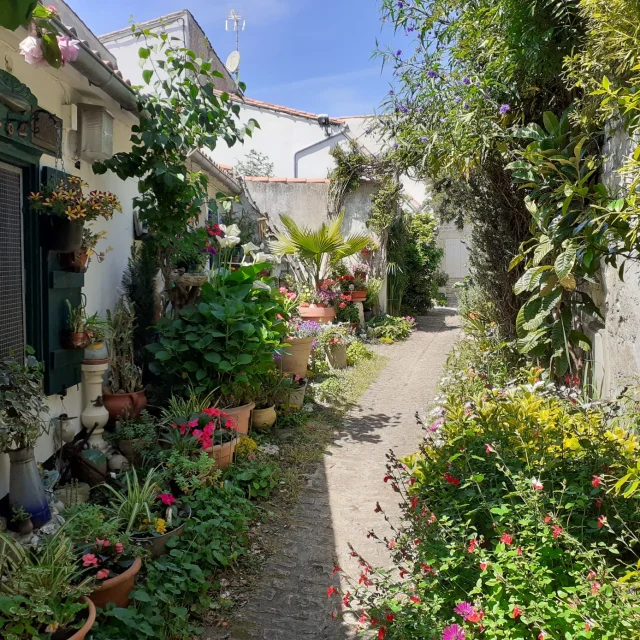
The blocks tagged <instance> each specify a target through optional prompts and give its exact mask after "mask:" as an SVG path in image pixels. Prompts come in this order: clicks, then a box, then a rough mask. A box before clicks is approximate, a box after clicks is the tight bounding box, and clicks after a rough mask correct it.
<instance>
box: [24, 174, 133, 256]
mask: <svg viewBox="0 0 640 640" xmlns="http://www.w3.org/2000/svg"><path fill="white" fill-rule="evenodd" d="M86 186H87V183H86V182H84V181H83V180H81V179H80V178H75V177H68V178H65V179H63V180H60V181H59V182H57V183H51V184H47V185H43V187H42V188H41V190H40V191H38V192H36V193H31V194H30V195H29V202H30V204H31V208H32V209H33V210H34V211H36V212H38V213H40V215H41V217H40V237H41V241H42V244H43V246H44V248H45V249H48V250H49V251H56V252H59V253H71V252H74V251H79V250H80V249H81V247H82V232H83V226H84V223H85V222H91V221H93V220H97V219H98V218H100V217H102V218H105V219H106V220H109V219H110V218H111V217H112V216H113V214H114V212H115V211H122V206H121V205H120V202H119V201H118V198H117V197H116V196H115V195H114V194H113V193H109V192H108V191H91V193H90V194H89V195H88V196H86V195H85V194H84V188H85V187H86Z"/></svg>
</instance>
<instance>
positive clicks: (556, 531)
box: [551, 525, 562, 538]
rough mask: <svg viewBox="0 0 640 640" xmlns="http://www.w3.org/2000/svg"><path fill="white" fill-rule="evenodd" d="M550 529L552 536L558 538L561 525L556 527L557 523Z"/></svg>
mask: <svg viewBox="0 0 640 640" xmlns="http://www.w3.org/2000/svg"><path fill="white" fill-rule="evenodd" d="M551 529H552V530H553V534H552V535H553V537H554V538H559V537H560V534H561V533H562V527H558V526H557V525H556V526H555V527H551Z"/></svg>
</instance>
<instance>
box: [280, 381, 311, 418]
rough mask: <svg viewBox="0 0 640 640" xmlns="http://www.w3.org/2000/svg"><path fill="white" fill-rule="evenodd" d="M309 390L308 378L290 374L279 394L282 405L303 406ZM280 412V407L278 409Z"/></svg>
mask: <svg viewBox="0 0 640 640" xmlns="http://www.w3.org/2000/svg"><path fill="white" fill-rule="evenodd" d="M306 392H307V379H306V378H303V377H302V376H297V375H295V374H294V375H290V376H287V378H286V384H285V385H284V389H283V391H282V393H281V394H280V396H279V402H278V404H280V405H285V406H289V407H295V408H296V409H300V408H302V405H304V396H305V394H306ZM278 412H280V409H279V410H278Z"/></svg>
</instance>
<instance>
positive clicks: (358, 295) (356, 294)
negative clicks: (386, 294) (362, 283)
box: [349, 291, 367, 302]
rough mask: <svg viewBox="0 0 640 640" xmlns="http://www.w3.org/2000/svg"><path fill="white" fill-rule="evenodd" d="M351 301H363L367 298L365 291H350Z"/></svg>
mask: <svg viewBox="0 0 640 640" xmlns="http://www.w3.org/2000/svg"><path fill="white" fill-rule="evenodd" d="M349 295H350V296H351V302H364V301H365V300H366V299H367V292H366V291H351V293H350V294H349Z"/></svg>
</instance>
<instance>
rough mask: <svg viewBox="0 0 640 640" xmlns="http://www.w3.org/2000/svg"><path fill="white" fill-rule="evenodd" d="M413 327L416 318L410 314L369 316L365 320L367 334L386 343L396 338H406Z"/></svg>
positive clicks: (414, 326)
mask: <svg viewBox="0 0 640 640" xmlns="http://www.w3.org/2000/svg"><path fill="white" fill-rule="evenodd" d="M415 328H416V319H415V318H412V317H411V316H405V317H404V318H398V317H396V316H389V315H383V316H376V317H375V318H371V320H369V322H367V329H368V333H369V335H370V336H371V337H372V338H376V339H378V340H380V341H381V342H383V341H384V342H386V343H387V344H391V342H397V341H398V340H406V339H407V338H408V337H409V336H410V335H411V332H412V331H414V330H415ZM383 339H384V340H383ZM389 341H391V342H389Z"/></svg>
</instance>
